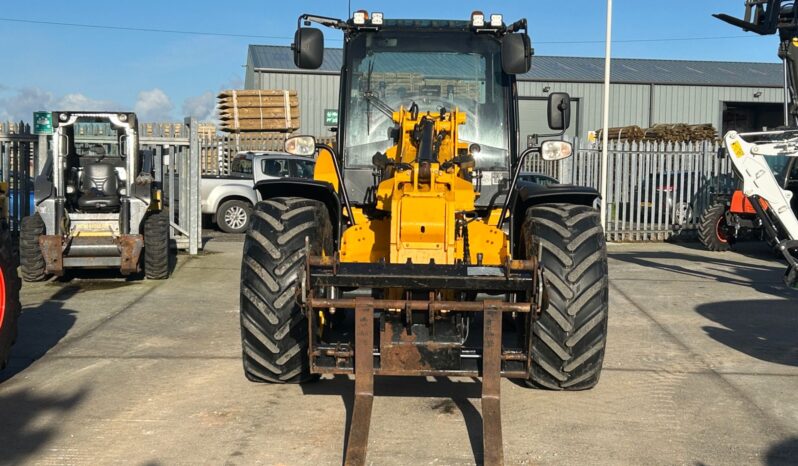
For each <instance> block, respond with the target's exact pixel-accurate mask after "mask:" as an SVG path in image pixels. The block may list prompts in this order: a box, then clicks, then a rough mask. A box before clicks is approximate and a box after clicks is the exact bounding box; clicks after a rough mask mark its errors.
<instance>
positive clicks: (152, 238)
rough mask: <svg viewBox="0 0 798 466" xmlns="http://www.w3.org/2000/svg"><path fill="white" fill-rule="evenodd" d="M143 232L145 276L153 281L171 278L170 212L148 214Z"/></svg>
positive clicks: (162, 211)
mask: <svg viewBox="0 0 798 466" xmlns="http://www.w3.org/2000/svg"><path fill="white" fill-rule="evenodd" d="M143 230H144V276H145V277H147V278H148V279H151V280H163V279H165V278H169V260H170V252H171V249H170V247H169V211H167V210H165V209H164V210H161V211H158V212H154V213H151V214H148V215H147V216H146V217H145V218H144V228H143Z"/></svg>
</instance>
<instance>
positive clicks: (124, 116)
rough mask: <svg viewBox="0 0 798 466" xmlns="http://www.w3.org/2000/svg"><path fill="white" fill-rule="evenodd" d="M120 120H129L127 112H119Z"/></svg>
mask: <svg viewBox="0 0 798 466" xmlns="http://www.w3.org/2000/svg"><path fill="white" fill-rule="evenodd" d="M119 121H127V114H124V113H120V114H119Z"/></svg>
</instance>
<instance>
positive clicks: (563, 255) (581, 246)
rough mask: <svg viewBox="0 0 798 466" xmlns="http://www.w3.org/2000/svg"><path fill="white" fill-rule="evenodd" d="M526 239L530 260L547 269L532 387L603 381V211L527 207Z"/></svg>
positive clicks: (534, 328) (535, 331) (533, 323)
mask: <svg viewBox="0 0 798 466" xmlns="http://www.w3.org/2000/svg"><path fill="white" fill-rule="evenodd" d="M521 234H522V240H523V246H524V251H525V254H526V257H527V258H531V257H533V256H537V255H538V253H539V251H542V257H539V259H540V260H541V263H542V264H543V267H544V272H543V276H544V279H545V281H546V293H547V296H548V306H547V307H546V309H545V310H544V311H543V312H542V313H541V315H540V316H538V318H537V319H532V318H531V317H529V318H528V319H529V320H528V322H529V323H528V325H529V326H530V327H531V328H530V331H531V332H532V343H531V345H532V347H531V351H532V372H531V377H530V378H529V379H528V380H527V381H526V383H527V384H528V385H529V386H532V387H538V388H548V389H552V390H586V389H589V388H592V387H593V386H595V385H596V384H597V383H598V381H599V376H600V374H601V366H602V363H603V361H604V348H605V346H606V341H607V316H608V310H609V280H608V278H607V245H606V242H605V239H604V231H603V229H602V228H601V221H600V217H599V212H598V211H597V210H595V209H593V208H591V207H587V206H581V205H572V204H543V205H539V206H534V207H530V208H529V209H528V210H527V211H526V218H525V220H524V223H523V226H522V229H521Z"/></svg>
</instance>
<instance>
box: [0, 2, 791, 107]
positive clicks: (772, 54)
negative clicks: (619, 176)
mask: <svg viewBox="0 0 798 466" xmlns="http://www.w3.org/2000/svg"><path fill="white" fill-rule="evenodd" d="M0 4H2V8H0V44H2V49H0V50H2V52H0V57H2V60H0V121H4V120H13V121H19V120H25V121H30V120H31V116H32V115H31V114H32V112H33V111H36V110H59V109H97V110H100V109H102V110H125V111H130V110H133V111H136V112H137V113H138V114H139V119H140V120H141V121H165V120H182V119H183V118H184V117H185V116H189V115H190V116H194V117H197V118H199V119H201V120H208V119H212V118H213V115H214V98H215V95H216V94H217V93H218V91H220V90H221V89H232V88H242V87H243V84H244V65H245V63H246V54H247V45H248V44H273V45H288V44H290V43H291V39H292V38H293V33H294V30H295V29H296V24H297V20H296V18H297V16H298V15H300V14H302V13H313V14H318V15H324V16H333V17H339V18H342V17H346V16H347V11H348V9H349V1H348V0H340V1H339V0H327V1H322V0H307V1H303V0H294V1H271V0H260V1H254V0H229V1H226V2H224V1H220V0H215V1H209V0H192V1H179V0H171V1H167V2H165V1H154V0H136V1H126V2H120V1H113V0H106V1H95V0H74V1H69V2H66V1H63V0H39V1H37V2H12V1H11V0H0ZM743 5H744V1H743V0H701V1H695V0H665V1H652V0H615V1H614V23H613V54H612V55H613V57H617V58H621V57H622V58H658V59H675V60H715V61H742V62H746V61H755V62H776V61H778V59H777V57H776V49H777V45H778V41H777V39H776V38H775V36H769V37H759V36H756V35H755V34H752V33H745V32H743V31H741V30H739V29H737V28H734V27H732V26H730V25H727V24H725V23H723V22H721V21H719V20H717V19H715V18H713V17H712V16H711V14H712V13H720V12H724V13H729V14H732V15H734V16H742V14H743ZM351 8H352V9H353V10H358V9H365V10H367V11H382V12H383V13H384V15H385V17H386V18H441V19H461V18H462V19H468V17H469V16H470V13H471V11H474V10H481V11H483V12H485V14H490V13H502V14H503V15H504V16H505V21H506V22H508V23H509V22H511V21H515V20H516V19H518V18H522V17H526V18H527V19H528V20H529V29H530V30H529V32H530V36H531V38H532V44H533V47H534V48H535V53H536V54H537V55H557V56H590V57H602V56H604V42H603V41H604V34H605V14H606V3H605V2H604V1H603V0H570V1H562V0H561V1H557V2H553V1H541V0H527V1H518V0H516V1H501V0H492V1H484V0H483V1H481V2H478V1H471V0H456V1H455V0H437V1H434V2H430V1H428V0H425V1H422V0H404V1H401V2H379V1H372V0H352V1H351ZM54 23H69V24H72V26H68V25H59V24H54ZM76 25H82V26H76ZM89 26H91V27H89ZM97 26H104V27H110V28H116V29H108V28H101V27H97ZM120 28H121V29H120ZM154 30H169V31H182V32H191V34H188V33H178V32H157V31H154ZM324 32H325V45H326V46H327V47H340V46H341V34H340V33H339V32H338V31H332V30H325V31H324ZM200 33H201V34H200Z"/></svg>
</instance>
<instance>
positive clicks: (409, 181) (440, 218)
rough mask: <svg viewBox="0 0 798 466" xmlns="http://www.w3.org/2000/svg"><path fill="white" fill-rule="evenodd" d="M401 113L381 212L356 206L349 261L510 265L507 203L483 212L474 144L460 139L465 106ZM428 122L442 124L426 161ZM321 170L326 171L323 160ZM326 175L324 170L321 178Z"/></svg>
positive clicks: (346, 242)
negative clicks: (503, 223) (421, 132)
mask: <svg viewBox="0 0 798 466" xmlns="http://www.w3.org/2000/svg"><path fill="white" fill-rule="evenodd" d="M393 119H394V122H395V123H396V124H397V125H398V127H399V130H400V135H399V137H398V143H397V144H396V145H395V146H393V147H391V148H389V149H388V150H386V151H385V158H386V165H385V166H386V168H384V170H383V173H384V176H383V181H381V182H380V183H379V185H378V186H377V190H376V193H375V198H376V206H375V207H376V210H377V211H378V212H379V213H380V214H381V215H373V216H371V217H368V216H366V215H365V213H364V212H363V211H362V210H361V209H355V212H354V216H355V225H354V226H353V227H350V228H348V229H347V230H346V231H345V232H344V234H343V236H342V242H341V248H340V257H341V261H342V262H379V261H385V262H387V263H392V264H405V263H408V262H410V263H414V264H429V263H435V264H454V263H457V262H458V261H465V262H470V263H477V262H480V261H481V263H482V264H485V265H500V264H503V263H505V261H506V260H507V258H508V256H509V251H510V247H509V238H508V237H507V235H506V234H505V233H504V232H503V231H502V230H500V229H498V228H497V227H496V226H494V225H496V223H497V221H498V216H499V211H500V209H493V210H492V211H490V213H489V215H488V217H487V218H476V216H475V210H476V208H475V201H476V197H477V193H476V191H475V190H474V185H473V184H472V182H471V181H470V180H469V179H470V176H469V175H470V173H471V170H472V169H473V167H474V163H473V157H470V158H469V153H468V151H469V148H468V144H467V143H464V142H461V141H459V140H458V139H457V128H458V126H459V125H462V124H464V123H465V121H466V115H465V114H464V113H460V112H458V111H457V110H454V111H452V112H446V113H444V114H443V115H441V114H439V113H426V114H423V115H419V114H418V112H416V113H415V114H414V113H412V112H410V111H408V110H406V109H404V108H402V109H400V110H399V111H398V112H394V114H393ZM422 120H426V123H427V125H431V124H430V121H432V122H433V123H434V129H432V130H431V131H432V134H434V135H435V138H434V141H435V142H434V144H435V145H436V147H435V152H436V157H435V158H434V159H433V160H431V161H430V160H426V161H425V160H421V161H420V160H419V150H420V149H419V143H418V142H417V141H418V137H417V132H418V127H419V123H420V122H421V121H422ZM325 156H326V153H323V154H320V155H319V158H320V159H321V158H322V157H325ZM323 167H324V165H322V170H324V168H323ZM316 170H317V173H319V162H318V161H317V165H316ZM326 176H327V175H324V172H323V171H322V172H321V173H319V174H317V175H316V179H319V178H320V177H326ZM333 176H334V173H333ZM466 238H467V241H468V251H469V257H468V258H466V257H465V252H466Z"/></svg>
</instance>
